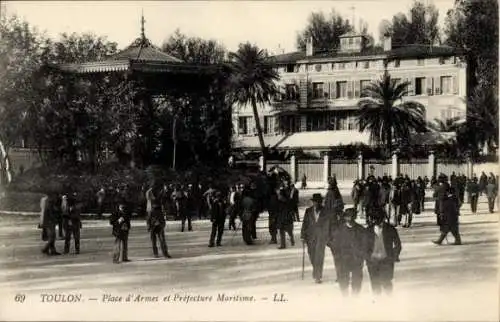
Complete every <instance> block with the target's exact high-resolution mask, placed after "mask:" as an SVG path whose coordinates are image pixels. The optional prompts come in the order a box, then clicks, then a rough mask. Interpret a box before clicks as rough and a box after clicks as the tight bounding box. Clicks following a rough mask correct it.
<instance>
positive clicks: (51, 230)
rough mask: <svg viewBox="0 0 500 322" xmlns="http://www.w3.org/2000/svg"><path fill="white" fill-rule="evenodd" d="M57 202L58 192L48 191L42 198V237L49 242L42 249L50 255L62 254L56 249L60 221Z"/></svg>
mask: <svg viewBox="0 0 500 322" xmlns="http://www.w3.org/2000/svg"><path fill="white" fill-rule="evenodd" d="M56 202H57V194H56V193H48V194H47V195H46V196H43V197H42V199H41V200H40V225H39V227H40V228H41V229H42V239H43V240H44V241H45V240H46V241H47V244H46V245H45V247H44V248H43V249H42V253H44V254H47V255H49V256H55V255H61V253H58V252H57V250H56V245H55V244H56V223H57V222H58V221H59V220H58V217H57V214H56V212H55V211H54V207H55V203H56Z"/></svg>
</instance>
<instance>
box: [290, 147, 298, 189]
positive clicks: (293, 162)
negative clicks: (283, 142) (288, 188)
mask: <svg viewBox="0 0 500 322" xmlns="http://www.w3.org/2000/svg"><path fill="white" fill-rule="evenodd" d="M290 176H291V177H292V183H294V184H295V183H296V182H297V159H296V156H295V153H292V156H291V157H290Z"/></svg>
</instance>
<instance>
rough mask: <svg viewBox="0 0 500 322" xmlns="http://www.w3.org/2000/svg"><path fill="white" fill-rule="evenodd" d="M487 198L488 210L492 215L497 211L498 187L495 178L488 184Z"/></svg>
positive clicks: (489, 180)
mask: <svg viewBox="0 0 500 322" xmlns="http://www.w3.org/2000/svg"><path fill="white" fill-rule="evenodd" d="M486 196H487V197H488V209H489V211H490V213H493V211H494V210H495V198H496V196H497V185H496V182H495V177H489V178H488V184H487V185H486Z"/></svg>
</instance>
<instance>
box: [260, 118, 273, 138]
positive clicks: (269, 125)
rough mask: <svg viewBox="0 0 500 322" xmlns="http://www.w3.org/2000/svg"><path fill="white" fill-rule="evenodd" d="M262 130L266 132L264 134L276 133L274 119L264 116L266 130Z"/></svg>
mask: <svg viewBox="0 0 500 322" xmlns="http://www.w3.org/2000/svg"><path fill="white" fill-rule="evenodd" d="M262 130H263V131H264V134H270V133H273V132H274V118H273V117H272V116H264V128H263V129H262Z"/></svg>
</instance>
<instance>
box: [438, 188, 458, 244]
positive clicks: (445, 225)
mask: <svg viewBox="0 0 500 322" xmlns="http://www.w3.org/2000/svg"><path fill="white" fill-rule="evenodd" d="M445 192H446V193H445V195H444V197H443V200H442V202H441V207H440V208H441V213H440V217H441V218H440V223H441V225H440V230H441V235H440V236H439V238H438V239H437V240H433V241H432V242H433V243H434V244H436V245H441V243H442V242H443V240H444V239H445V238H446V235H448V233H449V232H451V233H452V234H453V237H455V243H454V245H461V244H462V240H461V238H460V233H459V231H458V217H459V216H460V203H459V200H458V197H457V195H456V192H455V191H454V189H453V188H452V187H451V186H448V187H447V189H446V191H445Z"/></svg>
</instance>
